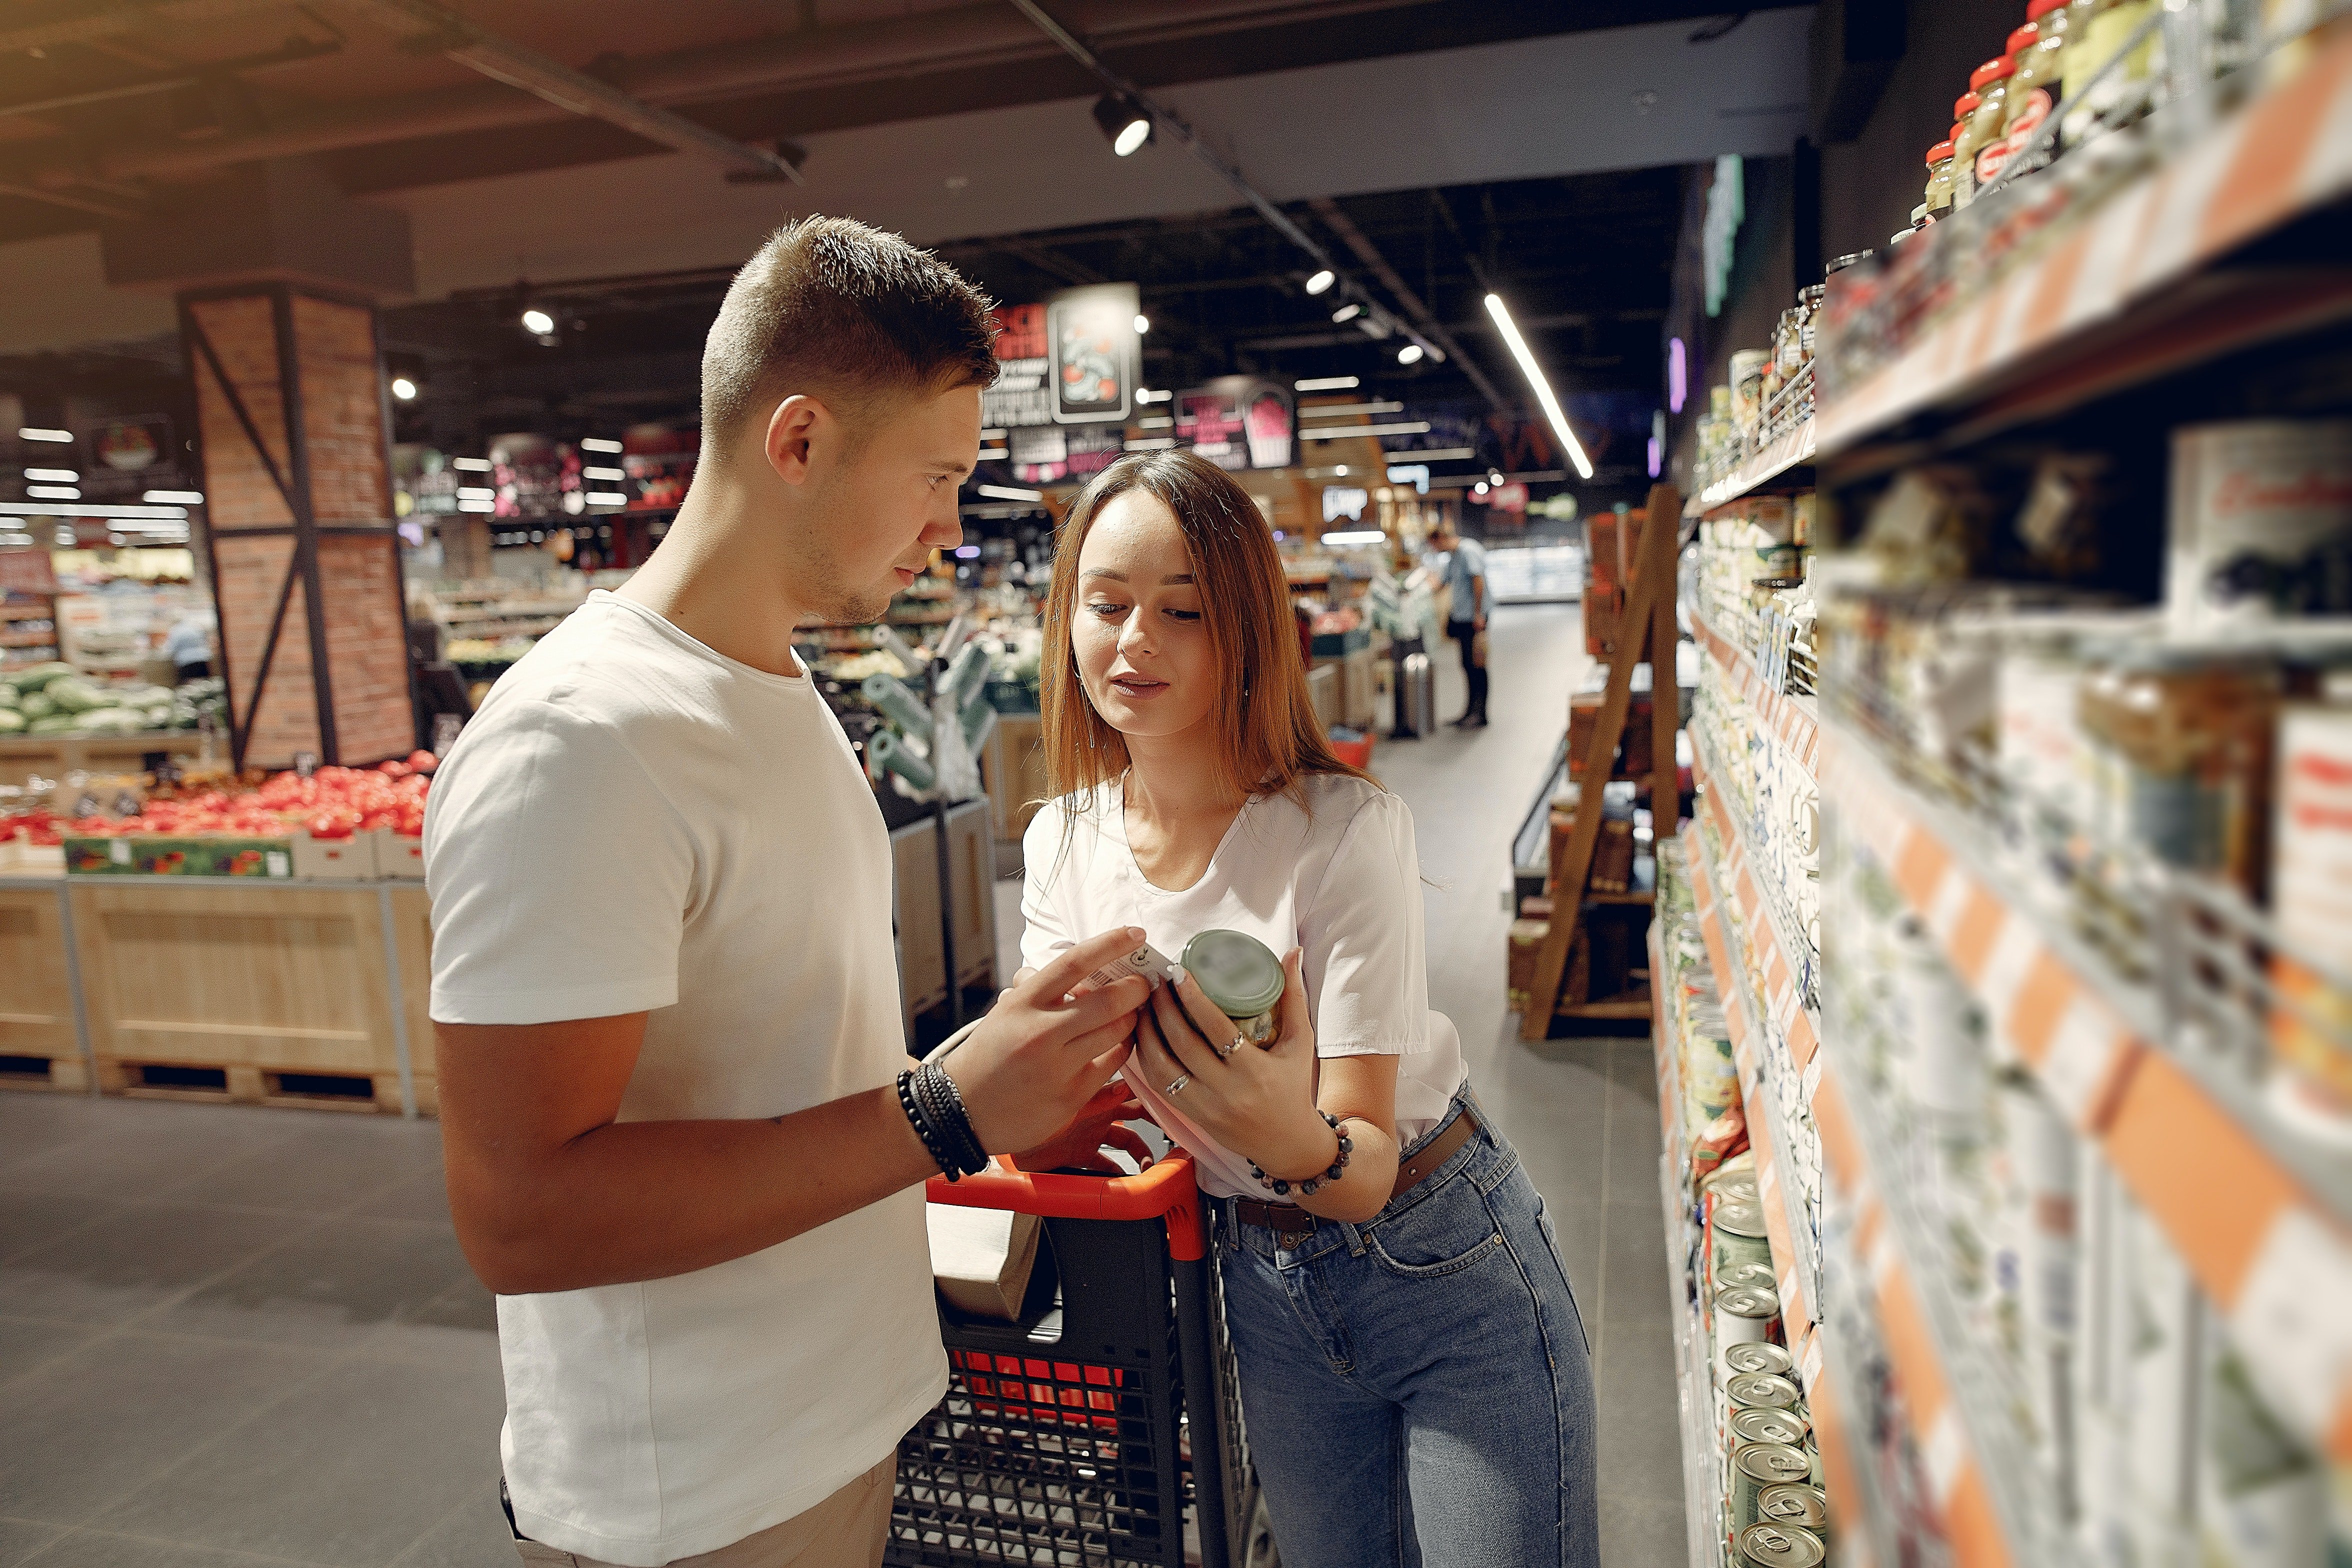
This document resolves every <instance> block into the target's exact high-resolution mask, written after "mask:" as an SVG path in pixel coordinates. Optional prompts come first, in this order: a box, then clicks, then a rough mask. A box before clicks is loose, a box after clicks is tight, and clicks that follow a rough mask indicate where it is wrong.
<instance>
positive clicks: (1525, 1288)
mask: <svg viewBox="0 0 2352 1568" xmlns="http://www.w3.org/2000/svg"><path fill="white" fill-rule="evenodd" d="M1465 1092H1466V1091H1465ZM1461 1104H1462V1102H1461V1101H1459V1100H1457V1101H1456V1102H1455V1109H1456V1110H1457V1111H1458V1110H1459V1109H1460V1106H1461ZM1449 1120H1450V1118H1449ZM1478 1120H1479V1121H1480V1122H1481V1123H1482V1126H1481V1130H1480V1131H1479V1132H1478V1134H1477V1135H1476V1136H1475V1137H1474V1138H1472V1139H1471V1140H1470V1142H1467V1143H1465V1144H1464V1145H1463V1146H1462V1148H1460V1149H1458V1150H1456V1151H1455V1152H1454V1154H1453V1156H1452V1157H1451V1158H1450V1159H1448V1160H1447V1161H1446V1162H1445V1163H1444V1164H1443V1165H1441V1166H1439V1167H1438V1168H1437V1169H1436V1170H1435V1171H1433V1172H1431V1173H1429V1175H1427V1176H1426V1177H1424V1178H1423V1180H1422V1181H1421V1182H1420V1183H1419V1184H1417V1185H1415V1186H1414V1187H1413V1188H1412V1191H1410V1192H1408V1193H1406V1194H1403V1195H1402V1197H1399V1198H1397V1199H1396V1200H1394V1201H1393V1202H1391V1204H1390V1205H1389V1206H1388V1207H1387V1208H1385V1209H1382V1210H1381V1213H1380V1214H1379V1215H1377V1216H1376V1217H1374V1218H1373V1219H1372V1220H1370V1222H1369V1223H1367V1224H1364V1225H1360V1226H1355V1225H1345V1224H1340V1223H1338V1222H1335V1221H1331V1220H1325V1221H1323V1222H1322V1223H1321V1224H1320V1225H1318V1226H1317V1227H1316V1230H1315V1233H1314V1234H1313V1235H1312V1236H1309V1237H1305V1238H1304V1240H1303V1243H1302V1245H1300V1246H1299V1247H1297V1248H1296V1249H1295V1250H1293V1249H1285V1248H1280V1247H1276V1236H1275V1233H1274V1232H1272V1231H1270V1230H1267V1229H1265V1227H1264V1226H1254V1225H1243V1224H1240V1223H1239V1222H1238V1221H1237V1220H1236V1219H1235V1217H1234V1200H1232V1199H1230V1198H1229V1199H1224V1200H1223V1201H1221V1202H1220V1203H1218V1204H1217V1205H1216V1207H1217V1211H1218V1214H1217V1217H1218V1221H1219V1247H1218V1260H1219V1263H1220V1265H1221V1267H1222V1269H1223V1279H1224V1289H1225V1316H1226V1322H1227V1327H1228V1330H1229V1331H1230V1332H1231V1334H1232V1336H1233V1341H1234V1350H1235V1352H1236V1353H1237V1354H1238V1356H1239V1358H1240V1362H1241V1394H1242V1414H1243V1416H1244V1420H1245V1421H1246V1422H1247V1424H1248V1429H1249V1442H1250V1452H1251V1456H1252V1458H1254V1459H1255V1461H1256V1464H1257V1473H1258V1479H1259V1482H1260V1484H1261V1485H1262V1486H1263V1487H1264V1488H1265V1500H1266V1508H1267V1510H1268V1512H1269V1514H1270V1516H1271V1517H1272V1520H1273V1522H1274V1533H1275V1539H1276V1542H1277V1543H1278V1544H1279V1546H1280V1547H1281V1549H1282V1561H1283V1568H1374V1565H1378V1568H1391V1565H1394V1568H1417V1565H1419V1564H1423V1563H1427V1564H1431V1565H1432V1568H1437V1565H1453V1564H1460V1565H1462V1568H1473V1565H1475V1568H1534V1565H1536V1564H1546V1565H1549V1564H1559V1568H1596V1565H1597V1564H1598V1563H1600V1561H1601V1543H1600V1524H1599V1518H1598V1513H1597V1502H1596V1498H1595V1495H1594V1493H1595V1484H1596V1483H1595V1477H1594V1459H1595V1456H1594V1444H1593V1403H1592V1371H1591V1363H1590V1362H1589V1360H1588V1357H1587V1346H1586V1344H1585V1340H1584V1324H1583V1321H1582V1320H1581V1319H1580V1317H1579V1316H1578V1315H1577V1310H1576V1300H1575V1297H1574V1296H1573V1294H1572V1293H1571V1292H1570V1289H1569V1283H1568V1271H1567V1269H1566V1268H1563V1267H1562V1266H1561V1263H1560V1260H1559V1245H1558V1243H1557V1242H1556V1240H1555V1239H1554V1237H1553V1233H1552V1227H1551V1222H1550V1220H1549V1219H1548V1218H1547V1217H1546V1216H1545V1215H1544V1209H1543V1200H1542V1198H1540V1197H1538V1195H1537V1194H1536V1190H1535V1187H1534V1184H1531V1183H1530V1182H1529V1181H1528V1176H1527V1173H1526V1172H1525V1171H1523V1170H1521V1169H1520V1168H1519V1156H1518V1152H1517V1150H1515V1149H1513V1148H1512V1147H1511V1145H1510V1143H1509V1142H1507V1141H1506V1140H1505V1139H1504V1138H1503V1136H1502V1135H1501V1134H1500V1133H1498V1132H1496V1131H1495V1130H1494V1129H1493V1127H1492V1126H1491V1125H1490V1124H1486V1117H1485V1116H1484V1115H1483V1114H1482V1115H1481V1116H1480V1117H1479V1118H1478ZM1438 1131H1443V1124H1441V1126H1440V1128H1439V1129H1438ZM1430 1136H1431V1137H1434V1136H1436V1132H1435V1131H1433V1132H1432V1133H1431V1135H1430ZM1294 1239H1297V1238H1294Z"/></svg>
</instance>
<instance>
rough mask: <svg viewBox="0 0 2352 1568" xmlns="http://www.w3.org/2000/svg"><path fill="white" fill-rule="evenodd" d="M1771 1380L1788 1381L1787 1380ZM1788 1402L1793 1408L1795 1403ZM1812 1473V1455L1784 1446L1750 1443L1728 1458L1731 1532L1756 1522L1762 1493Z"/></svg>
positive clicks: (1774, 1380) (1802, 1479)
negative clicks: (1729, 1463)
mask: <svg viewBox="0 0 2352 1568" xmlns="http://www.w3.org/2000/svg"><path fill="white" fill-rule="evenodd" d="M1738 1381H1746V1380H1738ZM1771 1381H1773V1382H1775V1383H1786V1382H1788V1380H1787V1379H1786V1378H1774V1379H1772V1380H1771ZM1791 1386H1792V1387H1793V1385H1791ZM1735 1402H1736V1398H1735ZM1794 1403H1795V1401H1794V1400H1793V1399H1792V1400H1790V1404H1792V1405H1793V1404H1794ZM1749 1408H1754V1406H1749ZM1812 1473H1813V1460H1812V1456H1811V1455H1810V1454H1808V1453H1806V1452H1805V1451H1804V1450H1803V1449H1802V1448H1798V1447H1790V1445H1788V1444H1786V1443H1750V1444H1748V1446H1747V1447H1744V1448H1741V1449H1739V1450H1738V1451H1737V1452H1735V1453H1734V1454H1733V1455H1732V1456H1731V1526H1732V1529H1733V1530H1734V1531H1746V1530H1747V1529H1748V1526H1749V1525H1752V1524H1754V1523H1756V1522H1757V1518H1758V1515H1757V1503H1758V1500H1759V1497H1760V1495H1761V1494H1762V1493H1763V1492H1765V1491H1766V1490H1768V1489H1770V1488H1773V1487H1780V1486H1787V1485H1789V1484H1790V1482H1792V1481H1805V1480H1809V1479H1811V1476H1812ZM1815 1561H1816V1562H1819V1561H1820V1560H1819V1559H1818V1558H1816V1559H1815Z"/></svg>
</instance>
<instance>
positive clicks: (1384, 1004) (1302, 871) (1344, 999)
mask: <svg viewBox="0 0 2352 1568" xmlns="http://www.w3.org/2000/svg"><path fill="white" fill-rule="evenodd" d="M1305 795H1306V802H1305V808H1304V809H1302V808H1301V806H1300V805H1299V804H1298V803H1297V802H1295V801H1293V800H1291V799H1290V798H1288V797H1287V796H1285V795H1267V796H1262V797H1260V798H1257V799H1255V800H1252V801H1251V802H1250V803H1249V804H1248V805H1245V806H1244V807H1243V808H1242V810H1241V814H1240V815H1239V816H1236V817H1234V824H1233V826H1232V827H1230V828H1228V829H1227V830H1226V832H1225V837H1224V839H1223V842H1221V843H1220V844H1219V845H1218V846H1217V850H1216V854H1215V856H1214V857H1213V858H1212V859H1211V860H1210V862H1209V868H1208V870H1207V871H1206V872H1205V873H1204V874H1203V875H1202V878H1201V879H1200V880H1199V881H1198V882H1196V883H1194V884H1193V885H1192V887H1190V888H1187V889H1184V890H1183V891H1181V892H1171V891H1169V890H1168V889H1164V888H1157V887H1154V886H1152V884H1151V883H1150V882H1149V881H1146V880H1145V879H1144V876H1143V873H1142V871H1141V870H1140V869H1139V868H1138V867H1137V866H1136V863H1135V853H1134V851H1133V849H1132V848H1131V847H1129V844H1128V841H1127V821H1126V814H1125V813H1124V812H1123V811H1122V810H1121V808H1120V805H1119V801H1120V792H1119V788H1118V785H1117V784H1108V785H1105V786H1104V787H1103V788H1101V789H1100V790H1097V791H1096V792H1095V793H1094V794H1093V795H1066V796H1065V797H1063V798H1062V799H1060V800H1057V801H1054V802H1052V803H1050V804H1048V805H1046V806H1045V809H1044V810H1042V811H1040V812H1039V813H1038V814H1037V816H1036V819H1035V820H1034V821H1033V822H1032V823H1030V825H1029V831H1028V834H1027V836H1026V837H1025V839H1024V844H1023V849H1024V855H1025V858H1026V862H1027V867H1028V871H1027V885H1026V887H1025V888H1024V890H1023V893H1022V899H1021V913H1022V916H1023V918H1024V920H1025V921H1026V922H1027V928H1026V929H1025V930H1024V931H1023V932H1022V936H1021V958H1022V962H1023V963H1024V964H1025V965H1027V966H1028V967H1030V968H1033V969H1034V968H1038V967H1040V966H1042V965H1044V964H1045V963H1047V962H1048V961H1049V960H1051V959H1052V958H1053V957H1054V956H1055V954H1056V953H1058V952H1061V951H1062V950H1063V949H1065V948H1067V947H1070V946H1072V945H1073V944H1075V943H1076V942H1082V941H1084V940H1086V939H1087V937H1090V936H1094V935H1097V934H1098V933H1100V932H1102V931H1108V930H1111V929H1112V928H1114V927H1117V926H1121V925H1134V926H1141V927H1142V928H1143V930H1144V931H1146V932H1147V933H1148V935H1149V937H1150V942H1151V945H1152V946H1153V947H1155V948H1157V949H1158V950H1159V951H1160V952H1162V953H1165V954H1166V955H1167V956H1168V957H1170V958H1171V959H1172V958H1175V957H1177V956H1178V955H1179V954H1180V953H1181V952H1183V950H1184V944H1185V943H1186V942H1189V941H1191V940H1192V936H1193V935H1194V933H1196V932H1199V931H1209V930H1213V929H1223V930H1226V931H1244V932H1247V933H1248V934H1249V935H1251V936H1254V937H1255V938H1257V939H1258V940H1259V941H1260V942H1264V943H1265V945H1266V946H1268V947H1269V948H1272V949H1273V950H1274V952H1275V953H1276V956H1277V957H1279V956H1280V955H1282V954H1283V953H1286V952H1289V951H1290V950H1291V949H1292V948H1294V947H1296V948H1299V949H1302V950H1303V954H1304V964H1303V969H1304V973H1305V978H1306V983H1307V1009H1308V1012H1309V1013H1310V1014H1311V1015H1312V1016H1313V1018H1314V1020H1315V1044H1316V1051H1317V1054H1318V1055H1319V1056H1325V1057H1352V1056H1393V1057H1397V1058H1402V1059H1401V1060H1400V1061H1399V1062H1398V1064H1397V1106H1396V1110H1397V1136H1398V1138H1399V1139H1400V1140H1401V1141H1402V1142H1411V1141H1412V1139H1414V1138H1416V1137H1418V1136H1420V1135H1421V1134H1422V1133H1423V1132H1426V1131H1428V1130H1429V1129H1430V1128H1431V1127H1433V1126H1434V1125H1435V1124H1436V1122H1437V1121H1439V1120H1440V1119H1441V1118H1442V1117H1443V1116H1444V1113H1445V1108H1446V1105H1447V1103H1448V1102H1449V1101H1450V1100H1452V1099H1453V1097H1454V1092H1455V1091H1456V1090H1457V1089H1460V1088H1461V1086H1462V1079H1463V1072H1464V1069H1463V1065H1462V1041H1461V1038H1460V1037H1459V1036H1458V1035H1456V1034H1455V1032H1454V1026H1453V1024H1452V1023H1451V1022H1450V1021H1449V1020H1448V1019H1447V1018H1446V1017H1445V1016H1444V1015H1443V1014H1440V1013H1433V1012H1431V1011H1430V1009H1429V973H1428V958H1427V947H1426V942H1425V941H1424V938H1423V925H1422V921H1423V915H1422V881H1421V863H1420V859H1419V858H1418V856H1417V855H1416V854H1415V852H1414V848H1413V833H1412V812H1411V811H1409V810H1407V809H1406V807H1405V804H1404V802H1402V800H1399V799H1398V798H1397V797H1396V796H1395V795H1390V794H1388V793H1387V792H1386V791H1384V790H1381V789H1380V788H1378V787H1376V786H1375V785H1372V784H1367V783H1365V782H1364V781H1363V780H1361V779H1357V778H1350V777H1348V776H1346V775H1344V774H1317V775H1314V776H1311V777H1310V778H1308V779H1307V781H1306V784H1305ZM1127 1077H1128V1082H1129V1085H1130V1086H1131V1087H1132V1088H1133V1089H1134V1090H1135V1095H1136V1098H1137V1099H1138V1100H1141V1101H1143V1103H1144V1104H1145V1105H1147V1106H1149V1107H1150V1109H1151V1111H1152V1114H1153V1115H1154V1116H1155V1117H1157V1118H1158V1119H1159V1121H1160V1126H1161V1127H1162V1128H1163V1129H1164V1130H1165V1131H1167V1132H1168V1134H1169V1135H1170V1136H1171V1137H1172V1138H1174V1139H1175V1140H1176V1141H1177V1142H1181V1144H1183V1145H1184V1147H1185V1148H1187V1149H1189V1150H1191V1151H1192V1155H1193V1157H1194V1159H1195V1160H1196V1161H1197V1162H1198V1163H1199V1170H1200V1178H1201V1186H1202V1190H1203V1191H1205V1192H1207V1193H1209V1194H1212V1195H1213V1196H1218V1197H1232V1196H1249V1197H1255V1196H1263V1195H1265V1194H1264V1189H1262V1188H1261V1187H1259V1185H1258V1184H1257V1182H1256V1180H1255V1178H1254V1177H1253V1176H1252V1175H1251V1174H1250V1169H1249V1162H1248V1161H1247V1159H1245V1158H1244V1156H1243V1155H1242V1154H1238V1153H1235V1152H1233V1151H1230V1150H1227V1149H1224V1148H1223V1147H1221V1146H1219V1145H1218V1144H1217V1143H1216V1142H1214V1141H1213V1140H1212V1139H1210V1138H1209V1137H1208V1136H1207V1135H1206V1134H1204V1133H1203V1132H1202V1131H1201V1130H1200V1129H1199V1128H1197V1127H1195V1126H1194V1125H1192V1121H1190V1120H1189V1119H1188V1118H1186V1116H1185V1115H1184V1113H1183V1111H1182V1110H1181V1107H1180V1106H1179V1105H1177V1104H1171V1102H1170V1100H1169V1099H1168V1097H1167V1095H1166V1094H1165V1093H1163V1092H1162V1089H1164V1088H1165V1086H1164V1085H1161V1084H1157V1083H1150V1082H1145V1081H1141V1080H1142V1079H1143V1077H1144V1075H1143V1074H1141V1073H1140V1072H1139V1071H1136V1070H1130V1071H1129V1074H1128V1075H1127ZM1179 1100H1181V1095H1180V1096H1179Z"/></svg>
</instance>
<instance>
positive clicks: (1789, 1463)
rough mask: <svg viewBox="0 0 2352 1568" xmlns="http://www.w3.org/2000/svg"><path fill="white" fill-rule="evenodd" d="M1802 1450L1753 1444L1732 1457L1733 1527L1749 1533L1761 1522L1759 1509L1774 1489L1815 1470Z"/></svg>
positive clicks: (1801, 1478) (1803, 1477)
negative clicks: (1751, 1526)
mask: <svg viewBox="0 0 2352 1568" xmlns="http://www.w3.org/2000/svg"><path fill="white" fill-rule="evenodd" d="M1812 1463H1813V1462H1812V1460H1811V1458H1807V1457H1806V1454H1805V1451H1804V1450H1803V1449H1802V1448H1792V1447H1789V1446H1788V1445H1787V1444H1785V1443H1750V1444H1748V1447H1744V1448H1741V1449H1739V1450H1738V1451H1737V1452H1736V1453H1734V1454H1733V1455H1732V1456H1731V1527H1732V1529H1734V1530H1737V1531H1745V1530H1746V1529H1747V1528H1748V1526H1749V1525H1751V1524H1754V1523H1755V1522H1756V1521H1757V1519H1758V1514H1757V1511H1756V1510H1757V1508H1758V1505H1759V1502H1760V1501H1761V1500H1762V1498H1763V1495H1764V1493H1765V1491H1766V1490H1767V1489H1770V1488H1772V1487H1781V1486H1787V1485H1788V1484H1789V1483H1790V1482H1791V1481H1801V1480H1803V1479H1805V1477H1806V1475H1807V1474H1808V1473H1809V1472H1810V1471H1811V1468H1812Z"/></svg>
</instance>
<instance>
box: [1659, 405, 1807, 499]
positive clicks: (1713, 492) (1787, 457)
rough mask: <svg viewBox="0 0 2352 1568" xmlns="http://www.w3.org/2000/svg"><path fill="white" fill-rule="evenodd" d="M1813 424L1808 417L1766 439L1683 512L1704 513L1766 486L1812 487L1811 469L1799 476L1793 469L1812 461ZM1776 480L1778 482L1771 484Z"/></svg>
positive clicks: (1698, 495) (1784, 487)
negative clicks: (1744, 460) (1784, 432)
mask: <svg viewBox="0 0 2352 1568" xmlns="http://www.w3.org/2000/svg"><path fill="white" fill-rule="evenodd" d="M1814 427H1815V420H1814V417H1813V416H1808V417H1807V418H1806V419H1805V420H1804V422H1803V423H1802V424H1801V425H1799V426H1797V427H1796V428H1794V429H1793V430H1790V431H1789V432H1788V433H1787V434H1785V435H1782V436H1780V437H1775V438H1774V439H1772V440H1771V441H1769V442H1767V443H1766V444H1765V446H1764V447H1763V448H1762V449H1761V450H1759V452H1757V453H1756V455H1755V456H1754V457H1751V458H1748V460H1747V461H1746V462H1744V463H1742V464H1740V465H1739V467H1738V468H1734V469H1733V470H1732V471H1731V472H1730V473H1728V474H1726V475H1725V476H1724V477H1723V478H1721V479H1717V480H1716V481H1715V483H1713V484H1711V485H1709V486H1707V487H1706V489H1702V490H1700V491H1699V492H1698V493H1697V494H1696V495H1694V496H1692V497H1691V499H1690V500H1689V501H1688V502H1686V503H1685V505H1684V507H1683V515H1684V516H1685V517H1702V516H1705V515H1706V513H1707V512H1710V511H1713V510H1715V509H1716V508H1717V507H1719V506H1725V505H1728V504H1729V503H1730V502H1732V501H1736V500H1738V499H1739V498H1740V497H1742V496H1745V495H1750V494H1753V493H1754V492H1756V491H1758V490H1761V489H1766V488H1767V487H1770V488H1771V489H1776V490H1778V489H1811V488H1812V473H1811V469H1810V468H1807V469H1806V471H1805V472H1804V473H1803V474H1799V473H1797V472H1796V470H1797V469H1799V468H1804V467H1805V465H1807V464H1810V463H1811V461H1812V460H1813V431H1814ZM1775 480H1778V481H1780V482H1779V483H1778V484H1774V482H1773V481H1775Z"/></svg>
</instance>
